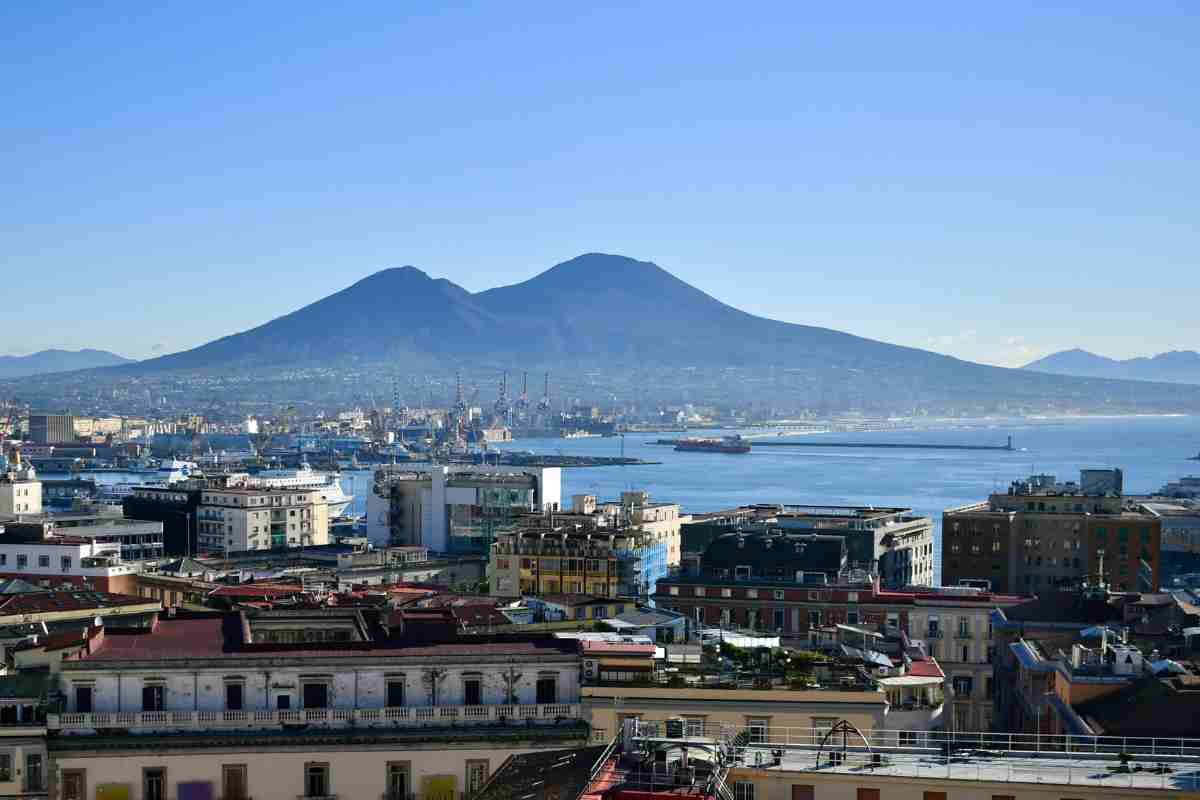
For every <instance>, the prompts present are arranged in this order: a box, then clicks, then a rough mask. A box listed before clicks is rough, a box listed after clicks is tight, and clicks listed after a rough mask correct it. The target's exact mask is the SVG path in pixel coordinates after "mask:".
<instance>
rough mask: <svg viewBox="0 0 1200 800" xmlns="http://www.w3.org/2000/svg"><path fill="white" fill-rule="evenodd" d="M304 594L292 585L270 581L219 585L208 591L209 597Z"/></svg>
mask: <svg viewBox="0 0 1200 800" xmlns="http://www.w3.org/2000/svg"><path fill="white" fill-rule="evenodd" d="M298 594H304V589H302V588H301V587H299V586H294V585H283V586H281V585H279V584H270V583H246V584H242V585H240V586H221V587H219V588H217V589H213V590H212V591H211V592H209V593H208V596H209V597H252V598H263V599H270V598H272V597H294V596H295V595H298Z"/></svg>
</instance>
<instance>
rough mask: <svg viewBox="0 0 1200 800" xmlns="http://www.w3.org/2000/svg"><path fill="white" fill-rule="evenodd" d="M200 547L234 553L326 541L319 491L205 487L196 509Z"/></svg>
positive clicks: (325, 507)
mask: <svg viewBox="0 0 1200 800" xmlns="http://www.w3.org/2000/svg"><path fill="white" fill-rule="evenodd" d="M196 516H197V520H198V521H197V529H198V533H197V542H198V544H199V548H200V550H201V551H204V552H209V553H237V552H244V551H247V550H274V549H281V548H287V547H307V546H311V545H322V544H328V543H329V505H328V503H327V502H326V499H325V497H324V496H323V494H322V491H321V490H320V489H301V488H289V489H269V488H255V487H252V486H245V485H237V484H234V485H229V486H225V487H213V488H206V489H204V491H203V493H202V494H201V498H200V506H199V507H198V508H197V510H196Z"/></svg>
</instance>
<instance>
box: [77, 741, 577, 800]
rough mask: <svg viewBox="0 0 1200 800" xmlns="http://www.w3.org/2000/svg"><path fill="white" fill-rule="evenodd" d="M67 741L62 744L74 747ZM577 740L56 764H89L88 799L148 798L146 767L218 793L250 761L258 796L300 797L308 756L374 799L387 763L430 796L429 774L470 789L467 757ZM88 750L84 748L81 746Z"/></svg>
mask: <svg viewBox="0 0 1200 800" xmlns="http://www.w3.org/2000/svg"><path fill="white" fill-rule="evenodd" d="M69 744H71V743H64V744H63V745H62V746H69ZM578 744H580V742H579V741H578V740H577V739H571V740H568V739H566V738H564V739H560V740H557V741H550V742H547V743H544V744H542V743H536V744H535V743H533V742H520V741H517V742H512V743H503V744H500V743H497V744H495V745H489V744H486V743H483V742H471V741H467V742H464V743H461V744H456V743H438V744H423V743H420V742H414V743H413V744H411V745H395V744H389V745H374V746H371V745H337V744H327V745H323V746H320V747H314V748H311V749H310V748H300V747H295V748H288V747H265V746H254V747H250V748H247V747H228V748H218V747H206V748H188V749H174V748H170V747H169V740H167V741H166V742H165V745H166V746H164V747H163V749H162V750H161V751H160V752H145V751H144V750H130V751H125V752H120V751H118V752H116V753H114V752H104V753H100V754H95V755H90V754H88V753H87V752H86V751H83V752H81V751H72V752H65V753H59V754H58V755H57V756H56V761H57V763H56V767H57V769H58V770H60V771H61V770H68V769H82V770H86V781H87V794H86V796H87V797H89V798H90V797H95V796H96V787H97V786H98V785H100V784H105V783H116V784H128V785H129V786H130V787H131V792H130V794H129V797H130V800H141V798H142V786H141V782H142V770H143V769H145V768H148V767H163V768H165V769H166V777H167V785H168V789H167V797H175V796H176V793H177V790H176V786H177V784H179V783H186V782H192V781H203V782H211V783H212V786H213V797H220V796H221V790H222V784H221V779H222V778H221V773H222V770H221V767H222V765H223V764H245V765H246V777H247V788H248V789H249V791H248V795H249V796H250V797H253V798H254V800H296V798H297V797H302V796H303V795H304V793H305V787H304V770H305V765H306V764H307V763H308V762H320V763H324V764H328V765H329V790H330V792H331V793H332V794H334V795H336V796H338V797H340V798H345V800H360V798H361V799H365V800H374V798H377V797H381V796H383V794H384V793H385V792H386V791H387V770H388V764H389V762H407V764H408V765H409V786H410V789H409V791H410V793H415V794H418V795H421V794H426V792H425V791H424V790H423V785H424V784H425V782H426V781H427V779H429V778H433V777H436V776H445V777H447V778H450V779H451V782H452V783H453V788H454V791H455V792H463V791H465V790H466V779H467V778H466V767H467V762H468V761H486V762H487V771H488V774H490V773H491V772H493V771H495V770H496V769H498V768H499V767H500V765H501V764H503V763H504V761H505V760H506V759H507V758H508V757H509V756H512V755H516V754H519V753H529V752H535V751H537V750H543V749H558V748H563V747H571V746H577V745H578ZM81 749H82V748H81Z"/></svg>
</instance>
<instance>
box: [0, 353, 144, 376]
mask: <svg viewBox="0 0 1200 800" xmlns="http://www.w3.org/2000/svg"><path fill="white" fill-rule="evenodd" d="M132 363H134V362H133V361H132V359H128V358H124V357H122V356H119V355H117V354H116V353H110V352H108V351H107V350H88V349H84V350H39V351H38V352H36V353H30V354H29V355H27V356H0V378H23V377H26V376H29V375H43V374H45V373H48V372H69V371H71V370H77V369H92V368H93V367H111V366H115V365H118V364H132Z"/></svg>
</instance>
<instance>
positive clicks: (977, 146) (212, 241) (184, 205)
mask: <svg viewBox="0 0 1200 800" xmlns="http://www.w3.org/2000/svg"><path fill="white" fill-rule="evenodd" d="M138 5H149V4H129V3H116V2H114V3H99V2H96V3H81V4H58V7H57V8H54V6H53V4H49V3H43V4H37V3H20V2H18V3H8V4H4V5H3V7H2V8H0V30H4V31H5V32H6V36H5V46H4V47H3V48H0V87H2V88H3V92H2V95H3V97H4V98H5V100H4V122H3V124H2V125H0V168H2V170H3V173H2V174H3V176H4V179H3V184H4V190H3V191H2V192H0V242H2V243H3V246H2V247H0V265H2V269H0V272H2V273H3V275H4V276H5V278H6V283H7V284H8V287H9V289H10V295H9V302H7V303H6V304H5V311H4V314H3V319H4V322H5V331H6V334H7V335H6V336H5V337H4V340H3V342H2V343H0V352H9V353H25V352H30V351H33V350H37V349H40V348H43V347H50V346H67V347H81V346H95V347H103V348H107V349H112V350H115V351H117V352H120V353H122V354H126V355H130V356H134V357H144V356H149V355H152V354H155V353H158V352H169V351H173V350H178V349H183V348H186V347H190V346H194V345H197V344H201V343H203V342H205V341H207V340H209V339H212V338H215V337H217V336H220V335H224V334H226V333H230V332H233V331H236V330H242V329H245V328H248V327H252V326H254V325H256V324H258V323H261V322H263V321H265V320H267V319H269V318H271V317H274V316H278V315H280V314H283V313H286V312H288V311H291V310H293V309H295V308H297V307H299V306H301V305H304V304H305V303H308V302H311V301H313V300H315V299H318V298H319V297H322V296H324V295H326V294H328V293H330V292H333V291H336V290H337V289H340V288H342V287H344V286H346V285H348V284H350V283H352V282H353V281H355V280H357V279H359V278H361V277H363V276H364V275H367V274H369V273H371V272H373V271H375V270H377V269H381V268H384V267H388V266H400V265H404V264H413V265H416V266H419V267H421V268H422V269H424V270H425V271H427V272H429V273H430V274H432V275H434V276H438V277H446V278H449V279H450V280H453V281H455V282H457V283H459V284H461V285H463V286H465V287H466V288H468V289H471V290H479V289H484V288H488V287H491V286H495V285H500V284H505V283H514V282H517V281H519V280H523V279H525V278H528V277H531V276H532V275H535V274H537V273H538V272H540V271H542V270H544V269H546V268H548V267H550V266H552V265H553V264H555V263H557V262H559V261H563V260H565V259H567V258H570V257H572V256H574V255H577V254H579V253H583V252H589V251H595V250H600V251H605V252H615V253H622V254H626V255H630V256H634V257H637V258H641V259H645V260H651V261H655V262H656V263H658V264H660V265H661V266H663V267H664V268H666V269H668V270H670V271H672V272H674V273H675V274H677V275H679V276H680V277H681V278H683V279H684V280H687V281H689V282H690V283H693V284H695V285H696V286H699V287H700V288H702V289H704V290H705V291H708V292H709V293H711V294H713V295H715V296H717V297H719V298H721V299H723V300H725V301H726V302H729V303H731V304H733V305H736V306H738V307H740V308H743V309H746V310H748V311H751V312H754V313H757V314H762V315H765V316H770V317H775V318H778V319H784V320H788V321H793V322H803V323H808V324H814V325H825V326H829V327H834V328H838V329H842V330H847V331H851V332H854V333H857V334H860V335H864V336H870V337H873V338H878V339H883V340H886V341H891V342H898V343H901V344H907V345H913V346H918V347H926V348H930V349H935V350H938V351H941V352H946V353H950V354H953V355H958V356H961V357H964V358H971V359H975V360H982V361H987V362H989V363H997V364H1005V365H1012V364H1019V363H1023V362H1024V361H1027V360H1029V359H1031V358H1033V357H1036V356H1038V355H1042V354H1045V353H1047V352H1051V351H1053V350H1057V349H1061V348H1065V347H1071V346H1076V345H1078V346H1083V347H1087V348H1089V349H1093V350H1096V351H1098V352H1102V353H1105V354H1108V355H1113V356H1120V357H1126V356H1131V355H1138V354H1144V353H1151V352H1158V351H1161V350H1168V349H1178V348H1195V347H1200V315H1198V314H1197V313H1196V300H1197V297H1200V264H1198V256H1197V254H1198V253H1200V224H1198V223H1197V218H1198V216H1200V215H1198V214H1197V212H1198V211H1200V200H1198V195H1197V187H1198V186H1200V152H1198V151H1200V144H1198V143H1200V125H1198V123H1200V60H1198V59H1197V55H1196V50H1195V47H1196V42H1197V41H1198V40H1200V24H1198V22H1200V10H1197V7H1196V6H1195V4H1188V3H1182V2H1181V3H1146V4H1128V3H1120V4H1118V3H1111V4H1108V3H1087V4H1080V5H1078V6H1077V7H1074V8H1072V7H1067V6H1056V7H1053V8H1045V7H1039V6H1044V5H1045V4H1024V3H1017V2H1013V3H1003V4H991V5H990V6H989V5H986V4H967V5H964V4H961V3H948V2H946V3H924V4H895V3H888V4H869V3H863V4H851V5H849V6H843V7H838V6H837V4H802V3H786V4H778V5H774V4H766V3H763V4H729V3H721V4H716V3H713V4H707V3H689V4H672V3H659V4H646V3H639V4H628V5H622V4H604V6H603V7H602V8H601V7H595V8H584V7H583V6H584V4H573V3H544V4H540V3H518V4H511V3H494V2H493V3H479V4H464V3H440V4H436V5H435V4H428V5H427V6H425V9H426V10H419V9H421V5H420V4H399V3H387V2H378V3H374V2H366V3H355V2H347V3H330V4H305V3H299V4H297V3H282V2H277V3H276V2H259V3H254V4H246V6H247V7H244V8H238V9H202V8H201V7H200V6H199V5H197V4H184V3H169V2H168V3H162V4H154V6H155V7H154V8H143V9H136V8H135V6H138ZM250 6H252V7H250ZM402 6H409V7H411V8H415V9H418V10H416V11H412V10H405V9H403V8H402Z"/></svg>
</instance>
